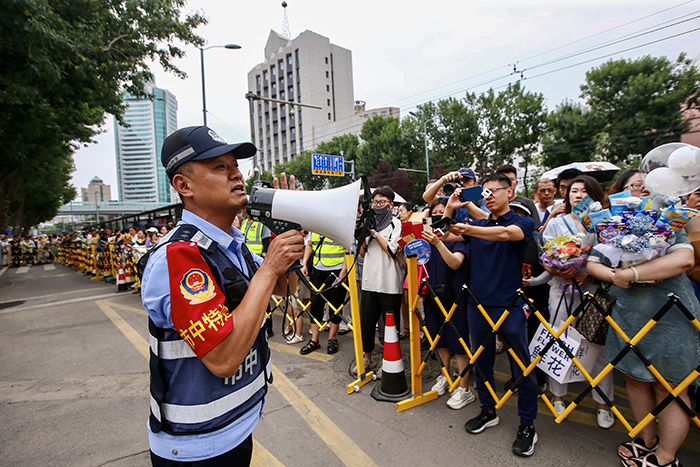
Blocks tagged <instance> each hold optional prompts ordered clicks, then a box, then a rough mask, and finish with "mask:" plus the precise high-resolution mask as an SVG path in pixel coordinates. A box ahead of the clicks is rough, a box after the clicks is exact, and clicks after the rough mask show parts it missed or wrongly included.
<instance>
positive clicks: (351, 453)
mask: <svg viewBox="0 0 700 467" xmlns="http://www.w3.org/2000/svg"><path fill="white" fill-rule="evenodd" d="M272 371H273V373H274V377H275V384H274V385H273V386H272V387H273V388H275V389H277V390H278V391H279V393H280V394H282V397H284V398H285V399H287V402H289V404H290V405H291V406H292V408H293V409H294V410H296V411H297V413H299V415H301V418H303V419H304V420H305V421H306V423H308V424H309V426H310V427H311V428H312V429H313V430H314V431H315V432H316V434H317V435H318V436H319V437H320V438H321V439H322V440H323V442H324V443H326V446H328V448H329V449H330V450H331V451H333V452H334V453H335V455H336V456H338V459H340V461H341V462H342V463H343V464H345V465H348V466H371V465H377V464H375V463H374V461H373V460H372V459H371V458H370V457H369V456H368V455H367V454H365V452H364V451H363V450H362V449H360V448H359V446H357V444H355V443H354V442H353V440H351V439H350V438H349V437H348V436H347V435H346V434H345V433H344V432H343V430H341V429H340V428H339V427H338V425H336V424H335V423H333V421H332V420H331V419H330V418H328V417H327V416H326V414H324V413H323V412H322V411H321V410H320V409H319V408H318V407H316V404H314V403H313V402H311V399H309V398H308V397H306V396H305V395H304V393H302V392H301V391H300V390H299V388H298V387H296V386H295V385H294V384H293V383H292V382H291V381H290V380H289V378H287V377H286V376H285V375H284V373H282V372H281V371H280V370H279V369H278V368H277V367H276V366H275V365H274V364H273V365H272Z"/></svg>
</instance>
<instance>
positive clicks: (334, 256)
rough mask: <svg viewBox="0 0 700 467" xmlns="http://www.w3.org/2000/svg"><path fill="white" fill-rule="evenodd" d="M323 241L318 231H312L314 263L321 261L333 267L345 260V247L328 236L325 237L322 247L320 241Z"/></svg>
mask: <svg viewBox="0 0 700 467" xmlns="http://www.w3.org/2000/svg"><path fill="white" fill-rule="evenodd" d="M320 241H321V236H320V235H319V234H317V233H313V232H312V233H311V244H312V246H313V249H314V264H318V262H319V261H320V262H321V264H323V265H324V266H326V267H329V268H332V267H333V266H337V265H339V264H341V263H342V262H343V261H344V260H345V248H343V247H342V246H340V245H338V244H337V243H335V242H334V241H333V240H331V239H330V238H328V237H324V238H323V243H321V247H320V248H317V247H318V243H319V242H320Z"/></svg>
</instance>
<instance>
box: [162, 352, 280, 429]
mask: <svg viewBox="0 0 700 467" xmlns="http://www.w3.org/2000/svg"><path fill="white" fill-rule="evenodd" d="M271 365H272V364H271V363H270V362H269V361H268V363H267V368H266V371H267V374H270V372H271V371H272V369H271ZM264 387H265V373H260V374H259V375H258V377H257V378H255V380H254V381H253V382H251V383H250V384H248V385H247V386H244V387H242V388H241V389H239V390H237V391H236V392H233V393H231V394H227V395H226V396H224V397H222V398H220V399H217V400H214V401H211V402H209V403H208V404H200V405H178V404H167V403H164V404H162V405H160V406H159V405H158V403H157V402H156V400H155V399H154V398H153V396H151V412H152V413H153V416H154V417H155V418H156V419H157V420H158V421H162V417H163V415H165V419H166V420H168V421H169V422H170V423H182V424H192V423H205V422H207V421H209V420H213V419H215V418H218V417H221V416H223V415H226V414H227V413H228V412H230V411H231V410H232V407H233V408H235V407H239V406H241V405H242V404H243V403H245V402H247V401H248V400H249V399H251V398H252V397H253V396H254V395H255V393H257V392H258V391H260V390H261V389H263V388H264ZM161 409H162V411H163V413H161Z"/></svg>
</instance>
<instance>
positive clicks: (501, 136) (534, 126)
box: [465, 82, 546, 177]
mask: <svg viewBox="0 0 700 467" xmlns="http://www.w3.org/2000/svg"><path fill="white" fill-rule="evenodd" d="M465 102H466V105H467V107H469V108H470V109H472V111H473V112H474V114H475V115H476V118H477V122H478V128H477V131H476V132H475V138H474V142H473V144H472V154H473V157H474V160H475V162H476V166H477V172H479V173H480V174H486V173H490V172H493V171H494V170H496V169H497V168H498V167H500V166H501V165H503V164H506V163H512V162H513V160H514V157H515V156H520V157H521V159H522V160H523V167H524V168H525V173H526V177H527V170H528V166H529V164H530V163H531V159H532V156H533V155H534V153H535V151H536V150H537V147H538V144H539V141H540V137H541V134H542V132H543V130H544V128H545V117H546V110H545V108H544V96H543V95H542V94H534V93H531V92H528V91H525V89H524V88H523V87H522V86H521V85H520V82H517V83H515V84H509V85H508V87H507V88H506V89H505V90H503V91H501V92H498V93H496V92H495V91H494V90H493V89H489V90H488V91H487V92H485V93H483V94H480V95H476V94H475V93H467V95H466V98H465Z"/></svg>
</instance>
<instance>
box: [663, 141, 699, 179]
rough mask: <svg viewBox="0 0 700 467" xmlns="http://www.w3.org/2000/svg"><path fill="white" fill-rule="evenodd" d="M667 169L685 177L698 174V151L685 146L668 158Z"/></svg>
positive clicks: (693, 147)
mask: <svg viewBox="0 0 700 467" xmlns="http://www.w3.org/2000/svg"><path fill="white" fill-rule="evenodd" d="M668 167H669V168H670V169H673V170H674V171H675V172H677V173H679V174H680V175H685V176H686V177H690V176H693V175H695V174H698V173H700V149H698V148H696V147H695V146H690V145H685V146H682V147H680V148H678V149H676V150H675V151H673V152H672V153H671V155H670V156H668Z"/></svg>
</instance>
